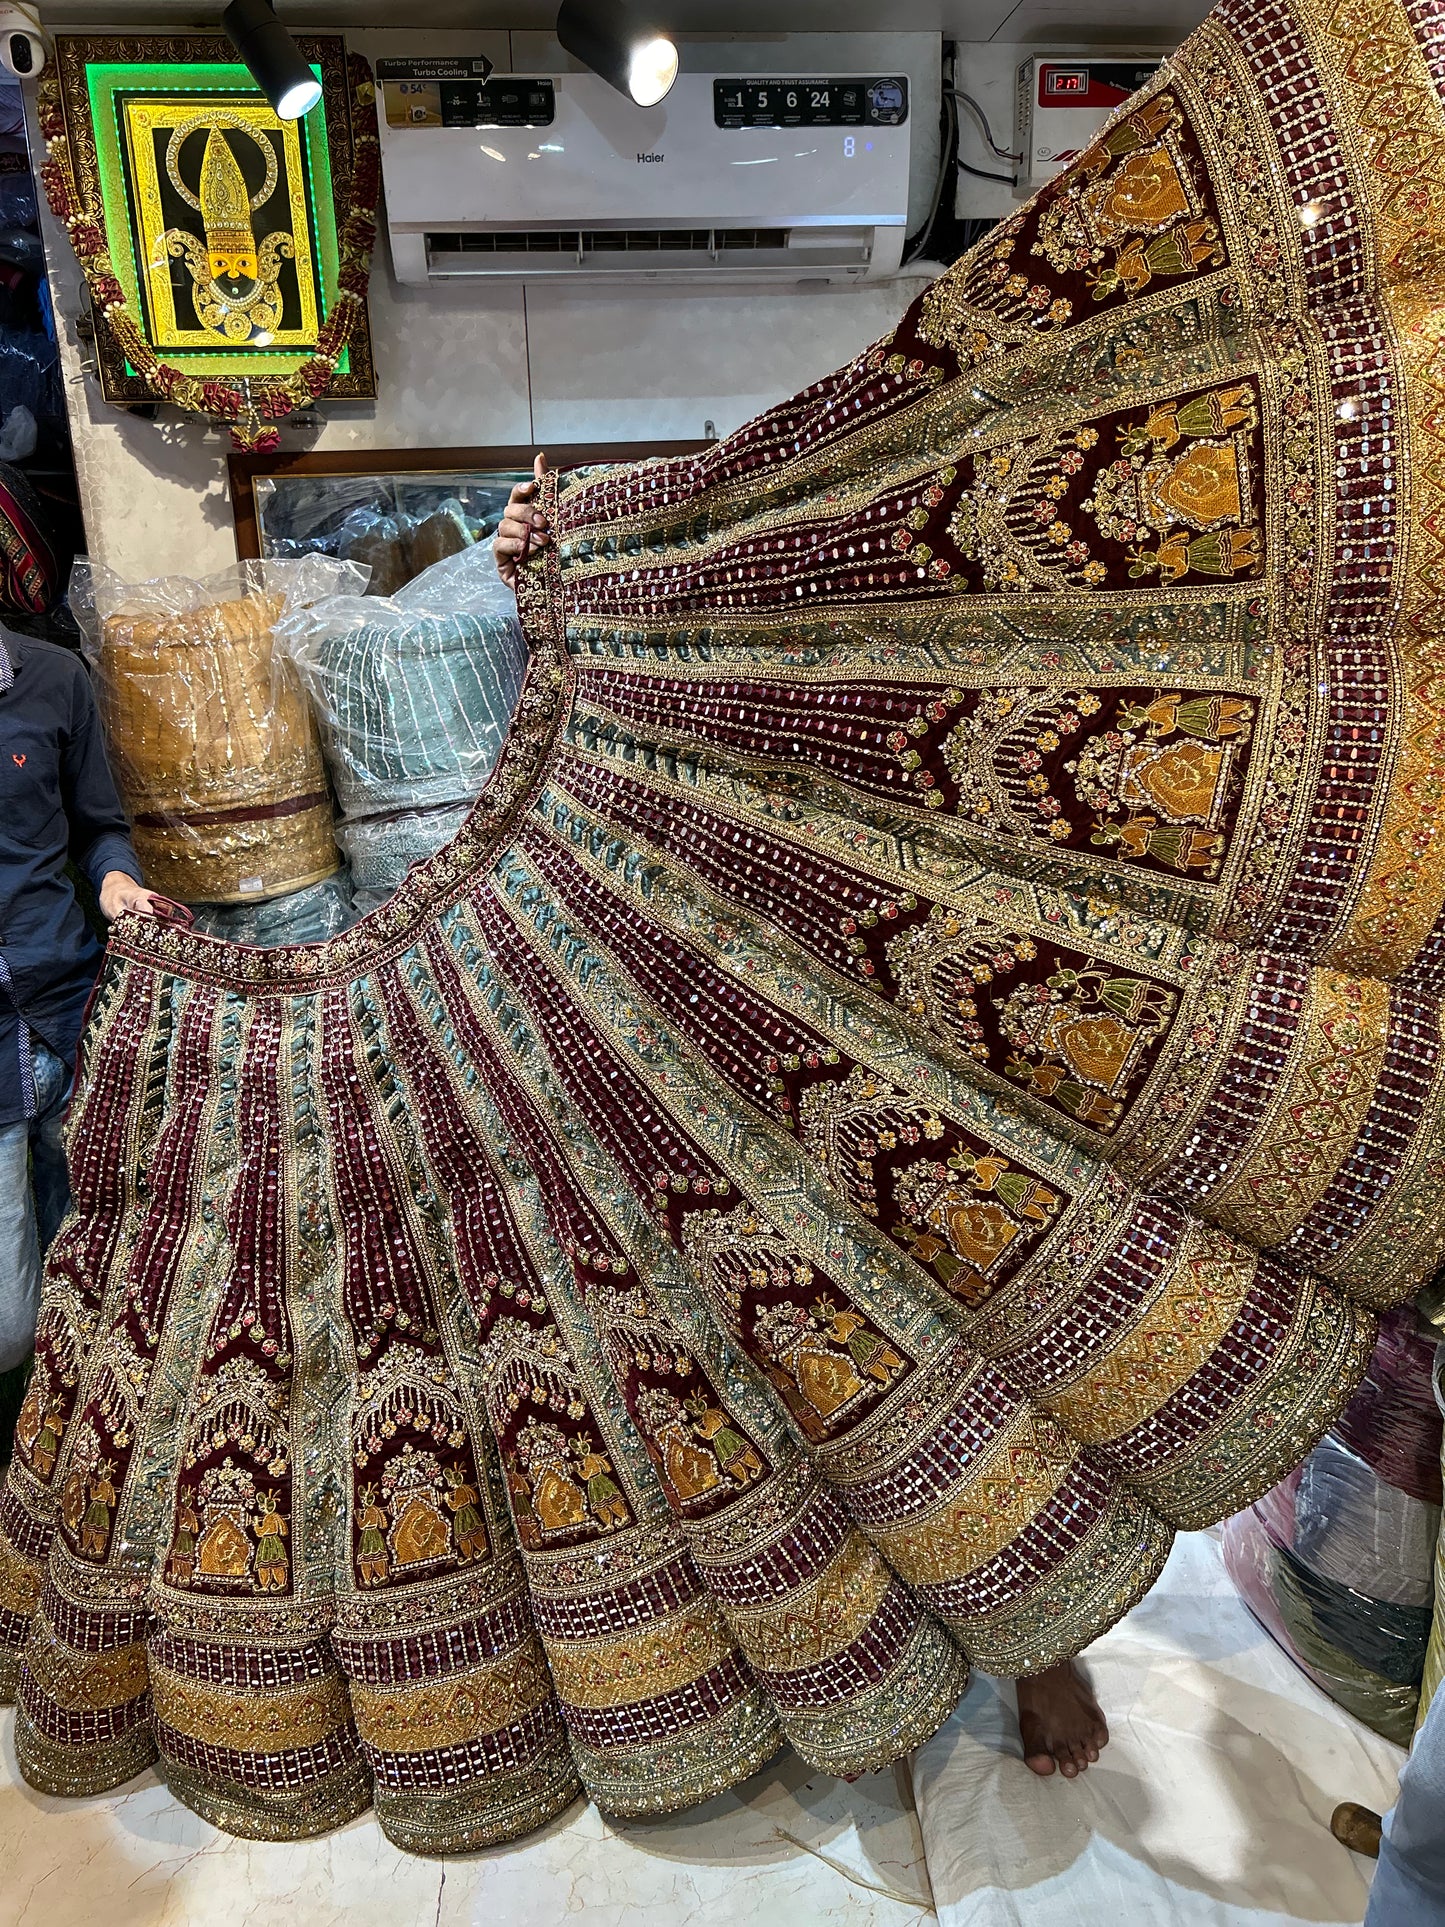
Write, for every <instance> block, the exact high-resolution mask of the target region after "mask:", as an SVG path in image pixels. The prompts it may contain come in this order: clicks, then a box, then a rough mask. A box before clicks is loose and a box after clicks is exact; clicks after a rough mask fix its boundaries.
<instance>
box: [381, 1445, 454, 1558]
mask: <svg viewBox="0 0 1445 1927" xmlns="http://www.w3.org/2000/svg"><path fill="white" fill-rule="evenodd" d="M443 1483H444V1482H443V1478H442V1469H441V1465H440V1464H439V1462H438V1460H437V1459H436V1457H435V1455H434V1454H433V1453H431V1452H422V1451H418V1450H417V1448H416V1447H415V1446H414V1445H413V1444H412V1443H411V1442H410V1441H409V1440H408V1442H407V1443H406V1444H405V1445H404V1446H403V1447H402V1449H401V1451H400V1452H399V1453H398V1454H397V1455H396V1457H395V1458H394V1459H392V1460H390V1461H389V1462H388V1464H387V1467H386V1470H385V1471H384V1472H383V1473H382V1475H381V1489H382V1492H383V1493H384V1494H386V1496H387V1499H388V1502H389V1505H390V1510H391V1521H392V1523H391V1531H390V1533H389V1534H388V1539H387V1543H388V1545H389V1547H390V1549H391V1561H392V1565H393V1567H394V1568H395V1569H396V1570H397V1571H398V1572H400V1571H402V1570H403V1569H404V1568H406V1567H419V1566H432V1565H436V1564H438V1563H439V1562H440V1561H442V1560H444V1559H446V1558H448V1557H449V1556H450V1554H451V1550H452V1528H451V1522H450V1521H449V1520H448V1518H447V1516H446V1514H445V1512H444V1511H443V1509H442V1506H443V1500H442V1490H443Z"/></svg>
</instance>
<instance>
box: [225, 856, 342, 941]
mask: <svg viewBox="0 0 1445 1927" xmlns="http://www.w3.org/2000/svg"><path fill="white" fill-rule="evenodd" d="M190 907H191V914H192V916H193V918H194V919H195V924H194V927H195V928H196V929H197V930H199V931H200V932H201V933H202V935H203V936H207V937H224V938H225V939H226V940H227V942H229V943H249V944H254V945H256V946H257V948H259V949H261V950H269V949H271V948H272V947H273V946H274V945H276V944H283V943H324V942H325V941H326V940H327V938H328V937H339V936H340V935H341V932H342V931H343V930H347V929H349V928H350V926H351V925H352V924H353V923H354V922H355V921H356V918H357V916H358V915H359V914H360V912H359V911H358V908H357V906H356V904H355V903H354V901H353V898H352V891H351V877H350V875H349V873H348V872H347V871H346V870H344V869H342V870H338V871H337V872H336V873H335V875H334V876H329V877H323V878H322V879H321V881H320V882H319V883H309V884H307V886H306V887H305V889H303V890H293V891H291V892H290V894H289V895H287V896H284V897H272V898H270V899H269V900H268V901H267V902H265V903H196V904H192V905H191V906H190Z"/></svg>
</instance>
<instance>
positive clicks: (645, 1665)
mask: <svg viewBox="0 0 1445 1927" xmlns="http://www.w3.org/2000/svg"><path fill="white" fill-rule="evenodd" d="M543 1643H544V1645H545V1646H546V1648H547V1660H548V1664H549V1665H550V1666H551V1669H552V1683H553V1685H554V1686H555V1688H556V1690H557V1697H558V1699H560V1700H563V1701H565V1702H566V1703H567V1704H568V1705H569V1706H585V1707H612V1706H630V1705H633V1704H634V1703H635V1702H636V1701H638V1700H645V1699H652V1698H654V1697H656V1696H657V1695H658V1694H660V1693H671V1692H673V1691H675V1690H676V1688H677V1687H679V1686H687V1685H689V1684H690V1683H691V1682H692V1681H693V1680H695V1679H700V1678H701V1677H702V1675H703V1674H704V1673H706V1672H710V1671H711V1670H712V1668H713V1667H714V1666H720V1665H721V1664H722V1662H723V1661H724V1660H725V1659H727V1658H729V1657H730V1656H731V1655H732V1654H733V1653H734V1652H735V1651H736V1650H737V1649H736V1647H735V1646H734V1644H733V1641H732V1636H731V1634H730V1633H729V1632H728V1629H727V1627H726V1625H725V1624H724V1623H723V1618H722V1614H721V1612H720V1611H719V1609H718V1608H717V1607H716V1606H715V1605H714V1604H713V1603H712V1602H711V1601H710V1600H708V1601H705V1602H704V1601H699V1602H698V1603H697V1604H696V1605H693V1606H691V1607H689V1608H688V1609H687V1611H685V1612H680V1613H675V1614H674V1615H673V1616H672V1618H670V1619H657V1620H653V1621H652V1622H651V1624H650V1625H647V1626H639V1627H638V1629H637V1631H636V1632H633V1633H629V1634H628V1635H627V1636H626V1638H624V1639H609V1640H605V1641H599V1642H598V1643H597V1644H595V1645H590V1646H583V1645H579V1644H570V1643H568V1642H566V1641H563V1640H560V1639H550V1640H545V1641H544V1642H543Z"/></svg>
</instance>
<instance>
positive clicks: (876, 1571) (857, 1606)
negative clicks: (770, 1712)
mask: <svg viewBox="0 0 1445 1927" xmlns="http://www.w3.org/2000/svg"><path fill="white" fill-rule="evenodd" d="M890 1577H891V1575H890V1573H889V1571H888V1568H887V1566H886V1565H885V1564H884V1563H883V1561H882V1559H880V1558H879V1556H878V1554H877V1553H876V1552H875V1551H874V1549H873V1547H872V1546H871V1545H869V1543H868V1541H867V1540H866V1539H865V1538H864V1537H863V1535H862V1534H861V1533H860V1532H857V1531H852V1532H850V1533H849V1534H848V1536H847V1538H846V1539H845V1540H844V1541H843V1544H842V1545H841V1546H840V1547H839V1549H838V1551H837V1553H836V1554H835V1556H834V1557H833V1558H832V1559H830V1560H829V1562H828V1564H827V1565H826V1566H825V1567H824V1568H823V1570H822V1572H821V1573H819V1574H818V1576H817V1578H816V1579H813V1580H812V1581H810V1583H809V1584H808V1585H806V1586H800V1587H799V1589H798V1590H797V1591H796V1592H794V1593H789V1595H788V1596H787V1598H786V1599H783V1600H779V1601H777V1602H776V1603H774V1604H771V1605H768V1606H765V1607H762V1608H761V1609H759V1610H758V1611H755V1612H743V1611H740V1610H739V1609H738V1608H736V1607H734V1608H733V1609H732V1610H731V1611H730V1612H729V1614H728V1619H729V1622H730V1624H731V1626H732V1629H733V1631H734V1632H735V1633H736V1634H737V1637H738V1643H739V1645H740V1646H741V1647H742V1649H743V1651H744V1652H745V1653H746V1655H747V1657H748V1658H749V1659H750V1660H751V1661H752V1663H753V1664H754V1665H755V1666H757V1667H759V1668H761V1670H762V1671H764V1672H767V1673H790V1672H794V1671H796V1670H797V1669H798V1668H799V1667H802V1666H816V1665H817V1664H818V1662H819V1661H820V1660H825V1659H830V1658H831V1657H832V1656H833V1654H835V1653H840V1652H842V1651H843V1650H844V1649H845V1648H846V1647H848V1646H851V1645H852V1643H853V1641H854V1640H855V1639H857V1638H858V1637H859V1635H860V1634H861V1633H862V1632H863V1630H864V1628H865V1627H866V1626H867V1624H868V1622H869V1621H870V1620H871V1619H872V1617H873V1615H874V1614H875V1613H876V1612H877V1610H878V1607H879V1605H880V1604H881V1602H882V1599H883V1595H884V1593H885V1592H887V1590H888V1582H889V1579H890Z"/></svg>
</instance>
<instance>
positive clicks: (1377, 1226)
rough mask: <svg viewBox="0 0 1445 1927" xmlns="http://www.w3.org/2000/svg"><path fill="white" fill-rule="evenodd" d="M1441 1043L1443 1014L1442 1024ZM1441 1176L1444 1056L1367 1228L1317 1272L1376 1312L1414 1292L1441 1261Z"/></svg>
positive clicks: (1444, 1237)
mask: <svg viewBox="0 0 1445 1927" xmlns="http://www.w3.org/2000/svg"><path fill="white" fill-rule="evenodd" d="M1441 1031H1442V1043H1445V1015H1442V1019H1441ZM1442 1174H1445V1057H1442V1061H1441V1062H1440V1063H1439V1064H1438V1065H1437V1067H1436V1071H1435V1076H1434V1079H1433V1080H1432V1082H1431V1085H1430V1090H1429V1093H1428V1095H1427V1097H1426V1099H1425V1103H1424V1105H1423V1107H1422V1113H1421V1122H1420V1125H1419V1128H1418V1129H1417V1130H1416V1131H1415V1133H1414V1135H1413V1136H1412V1138H1411V1140H1410V1151H1409V1155H1408V1156H1407V1158H1406V1160H1405V1163H1404V1164H1403V1166H1402V1167H1401V1168H1400V1170H1398V1171H1397V1172H1396V1173H1395V1175H1394V1177H1393V1178H1392V1179H1391V1181H1390V1185H1389V1188H1388V1190H1387V1191H1386V1193H1385V1196H1384V1198H1383V1199H1382V1200H1381V1202H1380V1203H1379V1204H1378V1205H1377V1206H1376V1208H1375V1210H1374V1212H1373V1213H1372V1214H1371V1216H1370V1218H1369V1220H1368V1222H1367V1223H1366V1225H1365V1228H1364V1230H1363V1231H1362V1232H1360V1233H1359V1235H1358V1236H1357V1237H1356V1238H1355V1239H1354V1240H1353V1241H1352V1242H1351V1243H1350V1244H1349V1245H1347V1246H1346V1247H1345V1249H1344V1250H1343V1251H1339V1252H1336V1253H1334V1254H1333V1256H1331V1257H1329V1258H1327V1259H1326V1260H1325V1261H1324V1262H1323V1263H1322V1264H1321V1265H1320V1266H1319V1267H1318V1268H1319V1270H1320V1271H1321V1272H1322V1273H1323V1275H1324V1276H1325V1277H1326V1278H1329V1279H1331V1280H1332V1281H1333V1282H1334V1283H1336V1284H1338V1285H1341V1286H1343V1287H1344V1289H1345V1290H1346V1291H1348V1292H1349V1294H1350V1296H1351V1297H1352V1298H1354V1299H1355V1300H1357V1301H1358V1302H1360V1303H1362V1304H1366V1305H1370V1306H1372V1307H1373V1308H1375V1309H1377V1310H1383V1309H1384V1308H1385V1307H1386V1306H1389V1305H1396V1304H1398V1303H1399V1302H1400V1300H1401V1299H1402V1298H1404V1297H1406V1296H1407V1295H1408V1294H1409V1293H1410V1292H1412V1291H1414V1290H1416V1289H1418V1286H1419V1283H1420V1280H1421V1279H1422V1278H1428V1277H1429V1276H1430V1275H1431V1273H1432V1272H1433V1271H1434V1270H1435V1269H1436V1268H1437V1267H1438V1265H1439V1263H1440V1260H1441V1257H1442V1256H1445V1218H1442V1216H1441V1211H1440V1181H1441V1176H1442Z"/></svg>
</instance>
